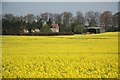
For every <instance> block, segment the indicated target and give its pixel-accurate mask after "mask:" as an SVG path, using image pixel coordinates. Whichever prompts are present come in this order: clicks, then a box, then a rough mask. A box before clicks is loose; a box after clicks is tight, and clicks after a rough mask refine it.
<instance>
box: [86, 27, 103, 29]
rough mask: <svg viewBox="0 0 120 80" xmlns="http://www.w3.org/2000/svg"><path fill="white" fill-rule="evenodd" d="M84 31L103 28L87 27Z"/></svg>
mask: <svg viewBox="0 0 120 80" xmlns="http://www.w3.org/2000/svg"><path fill="white" fill-rule="evenodd" d="M84 29H103V28H101V27H87V28H84Z"/></svg>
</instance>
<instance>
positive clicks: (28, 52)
mask: <svg viewBox="0 0 120 80" xmlns="http://www.w3.org/2000/svg"><path fill="white" fill-rule="evenodd" d="M1 38H2V77H3V78H118V32H108V33H102V34H82V35H72V36H2V37H1Z"/></svg>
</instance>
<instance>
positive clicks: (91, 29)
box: [83, 27, 105, 34]
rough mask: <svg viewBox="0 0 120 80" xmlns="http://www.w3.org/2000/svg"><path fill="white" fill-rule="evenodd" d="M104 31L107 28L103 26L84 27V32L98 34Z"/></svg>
mask: <svg viewBox="0 0 120 80" xmlns="http://www.w3.org/2000/svg"><path fill="white" fill-rule="evenodd" d="M103 32H105V30H104V29H103V28H101V27H87V28H84V29H83V33H94V34H98V33H103Z"/></svg>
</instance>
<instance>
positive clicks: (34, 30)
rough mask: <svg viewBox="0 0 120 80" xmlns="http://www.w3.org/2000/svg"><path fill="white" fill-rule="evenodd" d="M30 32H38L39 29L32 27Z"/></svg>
mask: <svg viewBox="0 0 120 80" xmlns="http://www.w3.org/2000/svg"><path fill="white" fill-rule="evenodd" d="M31 32H32V33H39V32H40V30H39V29H38V28H36V29H32V30H31Z"/></svg>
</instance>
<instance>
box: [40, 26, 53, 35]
mask: <svg viewBox="0 0 120 80" xmlns="http://www.w3.org/2000/svg"><path fill="white" fill-rule="evenodd" d="M41 31H42V32H45V33H46V32H51V29H50V27H49V26H48V25H47V24H46V25H43V27H42V28H41Z"/></svg>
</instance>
